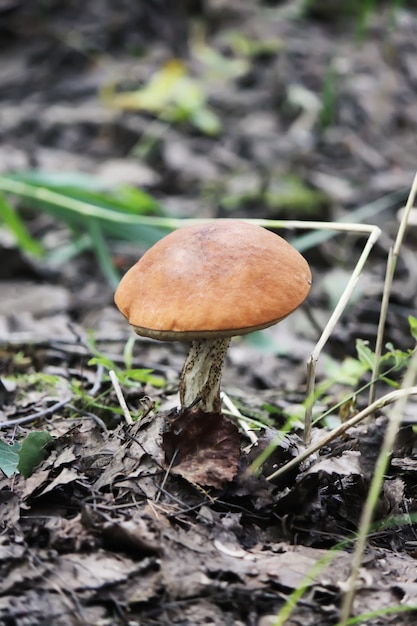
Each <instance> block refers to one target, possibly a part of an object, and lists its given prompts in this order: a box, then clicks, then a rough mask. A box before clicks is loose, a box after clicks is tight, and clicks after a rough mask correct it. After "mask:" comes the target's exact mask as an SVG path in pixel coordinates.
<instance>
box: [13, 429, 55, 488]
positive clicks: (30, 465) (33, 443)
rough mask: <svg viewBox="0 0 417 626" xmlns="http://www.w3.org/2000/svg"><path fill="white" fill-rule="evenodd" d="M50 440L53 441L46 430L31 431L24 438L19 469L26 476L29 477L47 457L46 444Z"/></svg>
mask: <svg viewBox="0 0 417 626" xmlns="http://www.w3.org/2000/svg"><path fill="white" fill-rule="evenodd" d="M49 441H52V437H51V435H50V434H49V433H48V432H47V431H45V430H41V431H39V432H32V433H29V435H28V436H27V437H26V439H24V441H23V443H22V447H21V448H20V452H19V463H18V465H17V469H18V470H19V472H20V473H21V474H22V475H23V476H24V477H25V478H28V477H29V476H30V475H31V474H32V472H33V470H34V469H35V467H36V466H37V465H39V463H40V462H41V461H43V460H44V459H45V458H46V457H47V455H48V453H47V451H46V450H45V446H46V444H47V443H49Z"/></svg>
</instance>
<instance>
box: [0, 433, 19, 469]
mask: <svg viewBox="0 0 417 626" xmlns="http://www.w3.org/2000/svg"><path fill="white" fill-rule="evenodd" d="M19 450H20V443H18V442H17V441H15V442H14V443H13V444H8V443H6V442H5V441H2V440H0V470H1V471H2V472H3V473H4V474H6V476H7V478H10V476H12V475H13V474H14V473H15V471H16V469H17V464H18V462H19Z"/></svg>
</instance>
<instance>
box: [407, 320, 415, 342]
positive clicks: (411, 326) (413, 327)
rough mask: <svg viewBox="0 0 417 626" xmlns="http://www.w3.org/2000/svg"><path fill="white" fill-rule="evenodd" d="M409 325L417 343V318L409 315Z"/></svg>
mask: <svg viewBox="0 0 417 626" xmlns="http://www.w3.org/2000/svg"><path fill="white" fill-rule="evenodd" d="M408 323H409V324H410V332H411V334H412V336H413V339H415V340H416V341H417V317H413V315H409V316H408Z"/></svg>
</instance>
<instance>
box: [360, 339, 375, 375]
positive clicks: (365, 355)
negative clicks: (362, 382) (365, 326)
mask: <svg viewBox="0 0 417 626" xmlns="http://www.w3.org/2000/svg"><path fill="white" fill-rule="evenodd" d="M356 352H357V353H358V359H359V361H360V362H361V363H363V364H364V365H366V366H367V367H368V369H370V370H372V369H373V367H374V361H375V354H374V353H373V352H372V350H371V349H370V348H369V347H368V346H367V345H366V343H365V341H362V339H357V340H356Z"/></svg>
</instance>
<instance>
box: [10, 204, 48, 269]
mask: <svg viewBox="0 0 417 626" xmlns="http://www.w3.org/2000/svg"><path fill="white" fill-rule="evenodd" d="M0 219H1V220H2V221H3V223H4V224H5V226H7V228H8V229H9V230H10V231H11V232H12V233H13V235H14V237H15V239H16V241H17V243H18V244H19V247H20V248H21V249H22V250H23V251H24V252H27V253H28V254H32V255H33V256H37V257H41V256H42V255H43V252H44V250H43V248H42V246H41V244H40V243H39V242H38V241H36V240H35V239H33V238H32V237H31V236H30V234H29V232H28V230H27V228H26V226H25V224H24V222H23V221H22V220H21V218H20V217H19V215H18V213H17V212H16V211H15V209H14V208H13V207H12V206H11V205H10V204H9V203H8V202H7V200H6V198H5V196H4V195H3V194H1V193H0Z"/></svg>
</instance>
